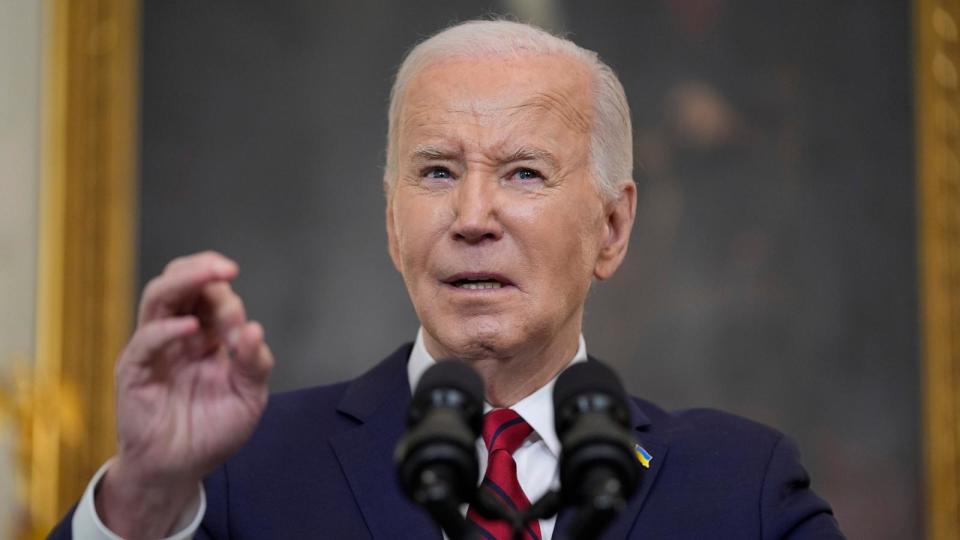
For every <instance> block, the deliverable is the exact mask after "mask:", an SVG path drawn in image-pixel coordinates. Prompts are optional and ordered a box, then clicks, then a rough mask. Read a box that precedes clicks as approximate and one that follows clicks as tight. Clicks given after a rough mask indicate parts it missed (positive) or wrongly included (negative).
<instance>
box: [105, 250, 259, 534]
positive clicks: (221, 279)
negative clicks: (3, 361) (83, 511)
mask: <svg viewBox="0 0 960 540" xmlns="http://www.w3.org/2000/svg"><path fill="white" fill-rule="evenodd" d="M237 272H238V269H237V265H236V264H235V263H234V262H233V261H231V260H229V259H227V258H226V257H224V256H222V255H220V254H218V253H213V252H204V253H199V254H196V255H191V256H188V257H183V258H180V259H176V260H174V261H173V262H171V263H170V264H169V265H167V267H166V269H164V271H163V274H161V275H160V276H159V277H157V278H155V279H153V280H152V281H150V283H149V284H148V285H147V287H146V288H145V289H144V292H143V298H142V299H141V303H140V310H139V316H138V322H137V329H136V331H135V332H134V334H133V337H132V338H131V339H130V342H129V343H128V344H127V346H126V348H124V350H123V352H122V353H121V355H120V359H119V360H118V363H117V369H116V385H117V434H118V439H119V450H118V454H117V457H116V461H115V462H114V464H113V465H112V466H111V468H110V470H109V471H108V472H107V475H106V477H105V478H104V480H103V482H102V484H101V486H100V490H99V491H98V493H97V496H96V505H97V510H98V514H99V515H100V516H101V519H103V521H104V523H105V524H106V525H107V527H108V528H110V529H111V530H112V531H113V532H115V533H117V534H119V535H121V536H124V537H141V538H147V537H162V536H164V535H165V534H166V533H167V532H168V531H169V529H170V527H172V525H173V523H174V521H175V520H176V518H177V516H179V515H180V514H181V513H182V512H183V511H184V510H185V508H186V506H187V505H188V504H189V503H190V501H191V500H192V499H193V498H194V497H196V494H197V483H198V482H199V481H200V480H201V479H202V478H203V477H204V476H205V475H206V474H207V473H208V472H210V470H212V469H213V468H214V467H216V466H217V465H219V464H220V463H222V462H223V461H225V460H226V459H227V458H228V457H229V456H230V455H231V454H233V453H234V452H235V451H236V450H237V449H238V448H239V447H240V446H241V445H242V444H243V443H244V441H246V440H247V438H248V437H249V436H250V434H251V433H252V432H253V429H254V428H255V427H256V424H257V421H258V420H259V419H260V415H261V413H262V412H263V408H264V406H265V405H266V402H267V385H266V383H267V377H268V375H269V374H270V370H271V368H272V367H273V356H272V355H271V353H270V349H269V348H268V347H267V345H266V343H265V342H264V334H263V328H262V327H261V326H260V324H259V323H256V322H251V321H248V320H247V318H246V313H245V310H244V306H243V302H242V300H241V299H240V297H239V296H237V294H236V293H235V292H234V291H233V290H232V289H231V288H230V281H231V280H232V279H233V278H235V277H236V276H237Z"/></svg>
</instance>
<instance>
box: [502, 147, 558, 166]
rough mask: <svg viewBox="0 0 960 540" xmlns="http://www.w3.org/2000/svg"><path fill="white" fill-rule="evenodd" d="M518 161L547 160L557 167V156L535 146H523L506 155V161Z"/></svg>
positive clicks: (549, 163)
mask: <svg viewBox="0 0 960 540" xmlns="http://www.w3.org/2000/svg"><path fill="white" fill-rule="evenodd" d="M516 161H545V162H546V163H547V164H548V165H550V166H551V167H556V165H557V158H556V157H555V156H554V155H553V154H552V153H550V152H548V151H546V150H544V149H542V148H537V147H535V146H521V147H519V148H517V149H516V150H514V151H513V152H512V153H510V154H509V155H507V156H505V158H504V160H503V162H504V163H514V162H516Z"/></svg>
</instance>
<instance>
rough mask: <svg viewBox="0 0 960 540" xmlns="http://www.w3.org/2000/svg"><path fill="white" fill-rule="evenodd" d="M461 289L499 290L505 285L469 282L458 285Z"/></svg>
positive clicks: (492, 282) (495, 282)
mask: <svg viewBox="0 0 960 540" xmlns="http://www.w3.org/2000/svg"><path fill="white" fill-rule="evenodd" d="M457 287H460V288H461V289H470V290H479V289H499V288H501V287H503V284H502V283H500V282H499V281H468V282H466V283H461V284H460V285H457Z"/></svg>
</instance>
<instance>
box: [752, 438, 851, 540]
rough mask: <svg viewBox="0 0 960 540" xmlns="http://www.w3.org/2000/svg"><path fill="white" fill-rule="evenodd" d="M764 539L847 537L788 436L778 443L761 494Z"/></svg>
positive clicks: (795, 539) (768, 466)
mask: <svg viewBox="0 0 960 540" xmlns="http://www.w3.org/2000/svg"><path fill="white" fill-rule="evenodd" d="M760 520H761V523H760V525H761V530H762V532H763V538H764V539H770V540H774V539H777V540H779V539H789V540H801V539H818V540H819V539H822V538H825V539H843V538H844V536H843V533H841V532H840V527H839V525H838V524H837V520H836V519H834V517H833V510H831V509H830V505H829V504H827V502H826V501H824V500H823V499H821V498H820V497H818V496H817V494H816V493H814V492H813V490H811V489H810V476H809V475H808V474H807V471H806V470H804V468H803V466H802V465H801V464H800V452H799V451H798V450H797V446H796V445H795V444H794V443H793V441H791V440H790V439H789V438H788V437H785V436H781V437H780V439H779V440H778V441H777V442H776V443H775V445H774V447H773V451H772V452H771V454H770V461H769V462H768V464H767V471H766V474H765V476H764V481H763V489H762V492H761V495H760Z"/></svg>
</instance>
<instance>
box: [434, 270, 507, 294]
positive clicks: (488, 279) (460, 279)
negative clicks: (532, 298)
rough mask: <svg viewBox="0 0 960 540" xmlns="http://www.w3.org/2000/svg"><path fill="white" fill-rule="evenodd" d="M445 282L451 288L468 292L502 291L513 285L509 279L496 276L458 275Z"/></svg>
mask: <svg viewBox="0 0 960 540" xmlns="http://www.w3.org/2000/svg"><path fill="white" fill-rule="evenodd" d="M443 282H444V283H446V284H447V285H450V286H451V287H456V288H458V289H465V290H468V291H480V290H487V289H502V288H504V287H509V286H511V285H513V283H511V282H510V281H509V280H508V279H506V278H504V277H503V276H500V275H496V274H457V275H454V276H451V277H449V278H447V279H445V280H443Z"/></svg>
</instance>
